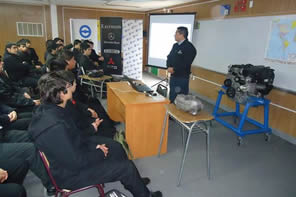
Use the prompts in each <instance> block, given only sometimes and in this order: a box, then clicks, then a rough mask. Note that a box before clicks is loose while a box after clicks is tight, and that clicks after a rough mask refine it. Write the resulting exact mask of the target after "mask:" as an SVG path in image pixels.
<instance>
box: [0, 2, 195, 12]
mask: <svg viewBox="0 0 296 197" xmlns="http://www.w3.org/2000/svg"><path fill="white" fill-rule="evenodd" d="M198 1H201V0H148V1H146V0H0V2H5V3H20V4H33V5H48V4H50V3H53V4H56V5H65V6H81V7H92V8H107V9H121V10H133V11H149V10H155V9H162V8H167V7H169V6H174V5H179V4H183V3H188V2H198Z"/></svg>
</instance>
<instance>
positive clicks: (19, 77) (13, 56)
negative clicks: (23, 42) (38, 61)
mask: <svg viewBox="0 0 296 197" xmlns="http://www.w3.org/2000/svg"><path fill="white" fill-rule="evenodd" d="M4 65H5V67H4V69H5V70H6V71H7V73H8V76H9V78H10V79H11V80H12V81H14V82H17V83H18V84H20V85H21V86H23V87H32V88H36V87H37V82H38V79H36V78H34V77H31V76H30V67H29V66H28V65H26V64H25V62H22V60H21V58H20V57H19V56H18V55H17V45H16V44H15V43H8V44H7V45H6V46H5V54H4Z"/></svg>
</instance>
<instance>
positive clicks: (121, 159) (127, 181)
mask: <svg viewBox="0 0 296 197" xmlns="http://www.w3.org/2000/svg"><path fill="white" fill-rule="evenodd" d="M39 88H40V95H41V98H42V99H41V100H42V104H41V106H40V107H39V108H38V109H37V110H36V112H35V114H34V116H33V119H32V124H31V125H30V128H29V132H30V133H31V134H32V136H33V139H34V141H35V144H36V146H37V147H38V149H40V150H41V151H43V152H44V153H45V155H46V156H47V158H48V160H49V163H50V164H51V171H52V174H53V176H54V177H55V179H56V182H57V184H58V185H59V186H60V187H62V188H67V189H78V188H81V187H85V186H88V185H93V184H99V183H107V182H113V181H121V183H122V184H123V185H124V186H125V188H126V189H127V190H129V191H130V192H131V193H132V194H133V196H135V197H150V196H152V197H161V196H162V194H161V192H159V191H158V192H153V193H150V191H149V190H148V188H147V187H146V186H145V183H144V182H143V180H142V179H141V177H140V175H139V172H138V170H137V168H136V167H135V165H134V163H133V162H132V161H130V160H128V159H126V155H124V154H121V156H120V155H119V154H118V153H116V152H114V151H113V150H111V149H110V150H109V149H108V147H107V146H106V145H105V144H100V143H99V144H98V143H97V141H96V142H90V141H89V140H87V141H86V140H84V138H82V137H81V135H80V131H79V130H78V128H77V127H76V125H75V123H74V121H73V120H72V119H71V117H69V116H68V115H67V114H66V113H67V112H66V110H65V107H66V103H67V102H68V101H69V100H71V99H72V90H71V88H72V87H71V84H70V83H68V82H66V81H65V80H64V79H62V78H61V77H60V76H58V75H57V74H56V73H49V74H45V75H44V76H42V77H41V79H40V81H39ZM112 152H113V153H112Z"/></svg>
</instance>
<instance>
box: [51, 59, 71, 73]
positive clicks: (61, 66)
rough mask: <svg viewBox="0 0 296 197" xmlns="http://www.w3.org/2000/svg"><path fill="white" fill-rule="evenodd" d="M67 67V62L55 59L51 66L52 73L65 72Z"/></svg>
mask: <svg viewBox="0 0 296 197" xmlns="http://www.w3.org/2000/svg"><path fill="white" fill-rule="evenodd" d="M66 66H67V62H66V61H65V60H62V59H53V60H52V61H51V62H50V64H49V70H50V72H53V71H59V70H65V69H66Z"/></svg>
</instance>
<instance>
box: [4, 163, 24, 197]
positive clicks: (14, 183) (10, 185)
mask: <svg viewBox="0 0 296 197" xmlns="http://www.w3.org/2000/svg"><path fill="white" fill-rule="evenodd" d="M8 163H9V165H8V166H7V167H2V165H3V164H1V163H0V167H1V168H0V194H1V196H5V197H26V196H27V194H26V190H25V188H24V186H22V184H23V182H24V179H25V177H26V175H27V172H28V170H29V168H28V167H27V165H26V164H20V163H19V162H17V163H14V162H8ZM2 168H4V169H5V170H4V169H2Z"/></svg>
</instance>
